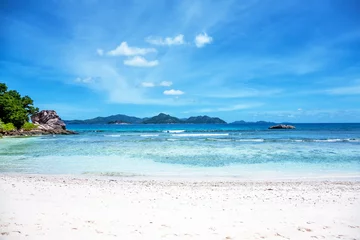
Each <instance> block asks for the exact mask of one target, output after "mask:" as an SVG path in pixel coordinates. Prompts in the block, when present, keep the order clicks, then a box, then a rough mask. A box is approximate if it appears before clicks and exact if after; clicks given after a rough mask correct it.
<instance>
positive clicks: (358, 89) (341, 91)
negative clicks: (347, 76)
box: [325, 85, 360, 95]
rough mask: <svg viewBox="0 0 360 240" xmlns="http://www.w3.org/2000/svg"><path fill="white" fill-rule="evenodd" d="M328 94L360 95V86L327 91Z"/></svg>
mask: <svg viewBox="0 0 360 240" xmlns="http://www.w3.org/2000/svg"><path fill="white" fill-rule="evenodd" d="M325 92H326V93H328V94H332V95H356V94H360V85H359V86H352V87H339V88H332V89H328V90H325Z"/></svg>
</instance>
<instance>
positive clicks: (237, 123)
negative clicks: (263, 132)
mask: <svg viewBox="0 0 360 240" xmlns="http://www.w3.org/2000/svg"><path fill="white" fill-rule="evenodd" d="M229 124H236V125H242V124H275V123H274V122H266V121H257V122H245V121H244V120H240V121H235V122H232V123H229Z"/></svg>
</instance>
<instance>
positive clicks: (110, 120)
mask: <svg viewBox="0 0 360 240" xmlns="http://www.w3.org/2000/svg"><path fill="white" fill-rule="evenodd" d="M65 123H66V124H174V123H179V124H180V123H182V124H226V122H225V121H224V120H222V119H220V118H218V117H209V116H196V117H189V118H184V119H179V118H177V117H173V116H170V115H168V114H165V113H160V114H159V115H157V116H154V117H151V118H138V117H132V116H127V115H123V114H117V115H112V116H109V117H96V118H92V119H86V120H65Z"/></svg>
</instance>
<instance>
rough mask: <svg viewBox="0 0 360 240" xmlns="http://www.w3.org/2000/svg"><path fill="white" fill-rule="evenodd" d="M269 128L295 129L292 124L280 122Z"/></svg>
mask: <svg viewBox="0 0 360 240" xmlns="http://www.w3.org/2000/svg"><path fill="white" fill-rule="evenodd" d="M269 129H295V127H294V126H292V125H285V124H279V125H275V126H271V127H269Z"/></svg>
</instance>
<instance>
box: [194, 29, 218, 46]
mask: <svg viewBox="0 0 360 240" xmlns="http://www.w3.org/2000/svg"><path fill="white" fill-rule="evenodd" d="M194 41H195V45H196V46H197V47H198V48H201V47H203V46H205V45H206V44H210V43H211V42H212V41H213V39H212V37H210V36H208V35H207V34H206V33H205V32H204V33H200V34H198V35H196V37H195V40H194Z"/></svg>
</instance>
